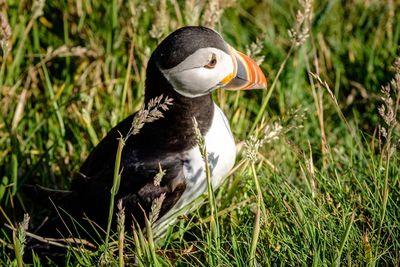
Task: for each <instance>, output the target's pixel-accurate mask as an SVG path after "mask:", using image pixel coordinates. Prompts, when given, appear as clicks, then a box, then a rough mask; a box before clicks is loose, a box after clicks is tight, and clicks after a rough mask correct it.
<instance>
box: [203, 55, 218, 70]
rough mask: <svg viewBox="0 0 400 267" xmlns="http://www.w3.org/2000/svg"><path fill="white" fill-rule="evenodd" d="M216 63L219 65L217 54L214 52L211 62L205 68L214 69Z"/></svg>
mask: <svg viewBox="0 0 400 267" xmlns="http://www.w3.org/2000/svg"><path fill="white" fill-rule="evenodd" d="M215 65H217V56H216V55H215V54H212V56H211V59H210V62H208V64H207V65H205V66H204V68H207V69H213V68H214V67H215Z"/></svg>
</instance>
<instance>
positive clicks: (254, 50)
mask: <svg viewBox="0 0 400 267" xmlns="http://www.w3.org/2000/svg"><path fill="white" fill-rule="evenodd" d="M264 40H265V37H264V36H262V37H259V38H257V39H256V41H255V42H253V43H251V44H250V46H247V47H246V54H247V55H248V56H250V57H251V58H252V59H254V61H255V62H256V63H257V65H261V64H262V63H263V62H264V59H265V55H264V54H263V49H264Z"/></svg>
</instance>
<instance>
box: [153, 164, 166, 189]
mask: <svg viewBox="0 0 400 267" xmlns="http://www.w3.org/2000/svg"><path fill="white" fill-rule="evenodd" d="M165 174H166V172H165V170H163V169H162V167H161V164H160V163H158V173H157V174H156V176H155V177H154V185H155V186H160V184H161V180H162V178H163V177H164V176H165Z"/></svg>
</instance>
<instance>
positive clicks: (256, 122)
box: [250, 44, 294, 132]
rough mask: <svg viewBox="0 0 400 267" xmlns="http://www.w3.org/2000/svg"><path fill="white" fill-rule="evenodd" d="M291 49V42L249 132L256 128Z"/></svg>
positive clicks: (292, 47)
mask: <svg viewBox="0 0 400 267" xmlns="http://www.w3.org/2000/svg"><path fill="white" fill-rule="evenodd" d="M293 49H294V44H292V46H291V47H290V49H289V51H288V53H287V55H286V57H285V59H284V60H283V62H282V63H281V66H280V67H279V70H278V72H277V74H276V76H275V79H274V81H273V82H272V85H271V87H270V88H269V90H268V93H267V96H266V97H265V98H264V100H263V103H262V104H261V108H260V110H259V111H258V114H257V117H256V119H255V120H254V122H253V126H251V129H250V132H253V131H254V129H255V128H256V126H257V124H258V123H259V122H260V120H261V118H262V116H263V114H264V111H265V109H266V108H267V106H268V102H269V99H270V98H271V95H272V92H273V91H274V89H275V87H276V84H277V82H278V79H279V76H281V74H282V71H283V69H284V68H285V66H286V63H287V61H288V59H289V57H290V56H291V54H292V52H293Z"/></svg>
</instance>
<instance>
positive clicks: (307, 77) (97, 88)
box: [0, 0, 400, 266]
mask: <svg viewBox="0 0 400 267" xmlns="http://www.w3.org/2000/svg"><path fill="white" fill-rule="evenodd" d="M0 10H1V16H0V18H1V21H0V22H1V28H0V31H1V32H0V41H1V48H2V52H1V58H0V60H1V68H0V101H1V106H0V109H1V116H0V177H1V181H0V204H1V205H0V213H1V215H0V217H1V218H2V219H1V220H0V222H1V226H0V228H1V232H0V244H1V248H0V265H2V266H17V265H18V266H23V264H24V263H23V261H25V262H26V263H30V264H33V265H34V266H42V265H55V263H54V262H52V260H51V259H49V258H46V257H43V256H40V255H37V254H36V252H35V251H34V250H33V251H32V250H31V249H30V247H29V242H28V243H27V240H29V239H30V238H32V233H33V232H34V229H35V228H34V227H35V225H36V226H37V224H38V222H40V220H41V219H42V217H41V216H42V215H41V214H42V212H41V210H38V209H36V210H35V209H34V208H35V203H34V202H32V200H29V199H28V198H26V196H24V195H23V194H22V193H21V188H22V187H23V186H24V185H26V184H41V185H43V186H47V187H50V188H55V189H68V186H69V184H70V182H71V178H72V177H73V173H74V172H76V171H77V170H78V169H79V166H80V165H81V163H82V162H83V160H84V159H85V158H86V156H87V155H88V154H89V152H90V151H91V150H92V149H93V148H94V146H95V145H96V144H97V143H98V142H99V140H100V139H101V138H102V137H103V136H104V135H105V134H106V133H107V131H108V130H110V129H111V128H112V127H113V126H114V125H116V123H117V122H118V121H120V120H121V119H123V118H125V117H126V116H127V115H129V114H131V113H133V112H135V111H137V110H138V109H140V108H141V106H142V104H143V103H142V101H143V92H144V81H145V67H146V62H147V60H148V59H149V56H150V54H151V51H152V50H153V49H154V48H155V47H156V46H157V43H158V42H160V40H162V38H163V37H165V36H166V35H167V34H168V33H170V32H171V31H173V30H175V29H177V28H179V27H181V26H184V25H206V26H209V27H213V28H215V29H216V30H218V31H219V32H220V33H221V34H222V35H223V36H224V38H225V39H226V40H227V41H228V42H229V43H230V44H231V45H232V46H234V47H236V48H237V49H238V50H242V51H244V52H246V53H248V54H250V55H251V56H253V57H255V58H257V60H258V62H259V63H260V64H261V67H262V69H263V70H264V71H265V73H266V74H267V75H268V77H269V90H259V91H250V92H222V91H218V92H215V94H214V99H215V101H216V102H217V103H218V104H219V105H220V106H221V108H222V109H223V111H224V112H225V114H226V115H227V117H228V119H229V121H230V124H231V128H232V131H233V133H234V135H235V138H236V141H237V143H238V149H239V158H238V160H237V166H236V167H235V169H234V170H233V172H232V174H231V175H229V177H227V179H226V182H225V183H224V184H223V186H222V187H221V188H219V189H218V190H217V191H216V193H215V200H216V201H215V204H213V203H211V204H213V205H214V206H213V205H210V201H207V199H208V198H207V197H206V201H204V202H203V204H202V205H201V206H200V208H199V209H196V210H195V211H192V212H190V213H189V214H187V215H185V216H182V217H181V218H180V220H179V222H178V223H177V225H176V226H175V227H172V228H171V229H170V230H169V233H168V234H167V236H166V237H165V238H162V239H160V240H154V239H153V238H152V236H151V235H149V234H148V233H147V234H146V233H141V232H140V231H139V232H138V231H133V230H132V229H125V234H124V232H123V231H122V232H121V229H119V232H118V233H116V234H114V235H112V236H111V241H110V242H106V241H105V242H104V243H103V244H95V245H96V249H91V250H86V249H84V246H83V245H80V246H79V245H73V247H74V248H70V249H69V250H68V253H67V254H66V256H65V258H64V259H63V265H92V266H93V265H99V264H102V265H107V266H109V265H119V266H123V265H124V264H128V265H129V264H133V263H135V262H136V264H138V265H140V266H150V265H151V266H164V265H165V266H171V265H173V266H175V265H177V266H185V265H193V266H249V265H253V266H269V265H289V266H293V265H313V266H325V265H336V266H339V265H356V266H358V265H368V266H375V265H379V266H399V265H400V229H399V222H400V207H399V206H400V181H399V177H400V164H399V156H400V154H399V124H398V119H399V109H398V106H399V99H400V60H399V59H398V60H397V61H396V57H398V56H399V54H400V51H399V44H400V42H399V38H400V3H399V1H396V0H349V1H339V0H330V1H326V0H325V1H324V0H320V1H311V0H299V2H297V1H291V0H282V1H272V0H269V1H268V0H266V1H255V0H251V1H244V0H243V1H233V0H221V1H213V0H210V1H206V0H197V1H195V0H189V1H177V0H171V1H167V0H160V1H155V0H153V1H139V0H110V1H96V0H75V1H73V0H51V1H44V0H7V1H4V0H2V1H0ZM396 62H397V63H396ZM383 86H385V87H383ZM214 210H215V213H214ZM23 213H28V214H30V215H31V217H32V218H31V220H30V221H29V223H28V219H29V218H28V217H25V219H24V218H23ZM120 214H121V212H120ZM214 215H215V216H214ZM43 216H44V215H43ZM127 216H128V215H127ZM21 222H22V223H21ZM121 233H122V234H121ZM210 233H211V234H210ZM114 241H115V242H114ZM57 242H58V241H57ZM57 242H56V243H57ZM135 244H136V245H135ZM77 247H78V248H77ZM113 255H114V256H113Z"/></svg>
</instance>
